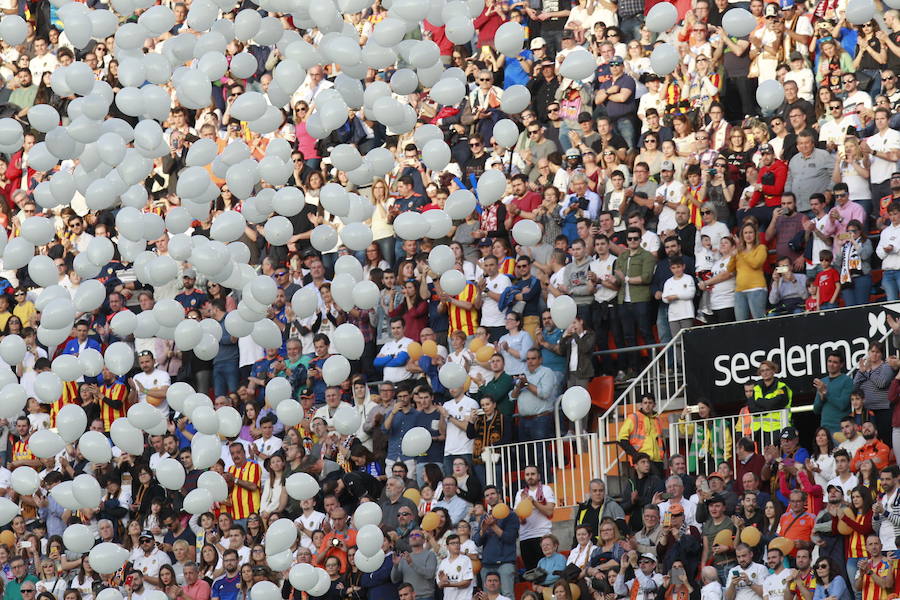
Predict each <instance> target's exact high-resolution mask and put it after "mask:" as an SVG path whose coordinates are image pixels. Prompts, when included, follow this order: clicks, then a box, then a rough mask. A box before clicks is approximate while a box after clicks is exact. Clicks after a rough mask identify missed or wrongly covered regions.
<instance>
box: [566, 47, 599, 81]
mask: <svg viewBox="0 0 900 600" xmlns="http://www.w3.org/2000/svg"><path fill="white" fill-rule="evenodd" d="M596 68H597V59H596V58H594V55H593V54H591V53H590V52H588V51H587V50H575V51H573V52H569V53H568V54H567V55H566V58H565V59H564V60H563V63H562V65H560V67H559V74H560V75H562V76H563V77H568V78H569V79H574V80H575V81H581V80H582V79H587V78H588V77H590V76H591V75H593V74H594V71H595V70H596Z"/></svg>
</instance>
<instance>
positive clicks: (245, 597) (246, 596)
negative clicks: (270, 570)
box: [237, 551, 265, 600]
mask: <svg viewBox="0 0 900 600" xmlns="http://www.w3.org/2000/svg"><path fill="white" fill-rule="evenodd" d="M263 560H265V551H264V552H263ZM240 577H241V578H240V581H239V582H238V593H237V600H250V588H252V587H253V584H254V583H256V582H255V581H253V565H252V564H251V563H249V562H246V563H244V564H243V565H241V573H240Z"/></svg>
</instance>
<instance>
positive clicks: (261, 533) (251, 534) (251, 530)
mask: <svg viewBox="0 0 900 600" xmlns="http://www.w3.org/2000/svg"><path fill="white" fill-rule="evenodd" d="M265 537H266V527H265V524H264V523H263V520H262V519H261V518H260V515H259V513H250V515H249V516H248V517H247V544H249V545H252V544H262V542H263V538H265Z"/></svg>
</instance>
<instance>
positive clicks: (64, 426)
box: [54, 357, 87, 444]
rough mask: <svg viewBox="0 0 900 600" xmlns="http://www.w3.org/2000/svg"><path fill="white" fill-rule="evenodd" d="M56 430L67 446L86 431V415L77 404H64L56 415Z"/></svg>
mask: <svg viewBox="0 0 900 600" xmlns="http://www.w3.org/2000/svg"><path fill="white" fill-rule="evenodd" d="M59 358H62V357H59ZM73 358H75V357H73ZM75 360H76V361H77V360H78V359H77V358H76V359H75ZM54 362H55V361H54ZM56 429H57V432H58V433H59V437H61V438H62V439H63V440H64V441H65V442H66V443H67V444H71V443H72V442H74V441H75V440H77V439H78V438H80V437H81V434H82V433H84V430H85V429H87V414H86V413H85V412H84V409H83V408H81V407H80V406H79V405H77V404H66V405H65V406H63V407H62V408H61V409H60V410H59V412H58V413H57V414H56Z"/></svg>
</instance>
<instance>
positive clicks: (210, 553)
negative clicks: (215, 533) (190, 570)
mask: <svg viewBox="0 0 900 600" xmlns="http://www.w3.org/2000/svg"><path fill="white" fill-rule="evenodd" d="M198 567H199V570H200V577H201V578H202V579H204V580H205V581H206V583H209V584H210V585H212V583H211V582H213V581H215V580H216V579H218V577H219V576H220V575H221V574H222V572H223V569H222V557H220V556H219V551H218V550H217V549H216V547H215V546H213V545H212V544H204V545H203V548H201V549H200V562H199V564H198Z"/></svg>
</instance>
